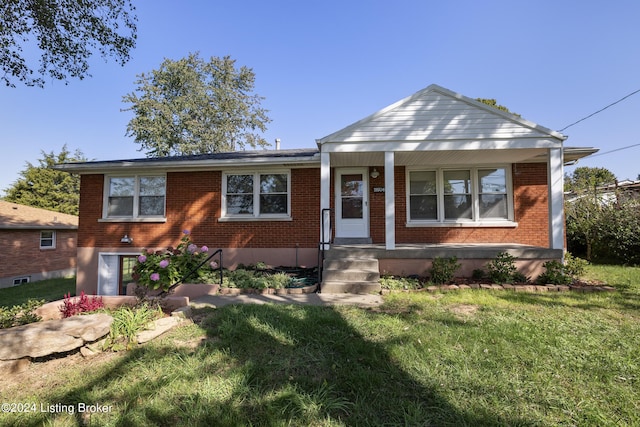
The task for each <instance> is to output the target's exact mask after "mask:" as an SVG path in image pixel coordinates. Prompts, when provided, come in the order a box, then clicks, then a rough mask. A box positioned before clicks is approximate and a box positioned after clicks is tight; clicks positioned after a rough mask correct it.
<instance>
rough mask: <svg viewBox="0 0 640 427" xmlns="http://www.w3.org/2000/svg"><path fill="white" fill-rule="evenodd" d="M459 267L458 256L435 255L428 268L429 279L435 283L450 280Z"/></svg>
mask: <svg viewBox="0 0 640 427" xmlns="http://www.w3.org/2000/svg"><path fill="white" fill-rule="evenodd" d="M459 268H460V264H459V263H458V258H457V257H455V256H454V257H450V258H440V257H436V258H434V260H433V263H432V265H431V268H430V269H429V273H430V274H431V281H432V282H433V283H436V284H443V283H447V282H450V281H451V279H453V276H454V274H455V272H456V271H457V270H458V269H459Z"/></svg>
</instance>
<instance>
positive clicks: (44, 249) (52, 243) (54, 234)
mask: <svg viewBox="0 0 640 427" xmlns="http://www.w3.org/2000/svg"><path fill="white" fill-rule="evenodd" d="M44 232H51V246H42V240H43V239H42V233H44ZM55 248H56V231H55V230H40V249H42V250H43V251H46V250H50V249H55Z"/></svg>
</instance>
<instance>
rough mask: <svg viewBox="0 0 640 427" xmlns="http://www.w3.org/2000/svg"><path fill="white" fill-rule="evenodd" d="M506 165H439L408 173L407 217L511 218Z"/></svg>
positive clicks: (428, 220) (424, 220) (420, 220)
mask: <svg viewBox="0 0 640 427" xmlns="http://www.w3.org/2000/svg"><path fill="white" fill-rule="evenodd" d="M510 179H511V174H510V170H509V169H508V168H507V167H503V166H500V167H478V168H469V169H457V168H439V169H435V170H409V171H408V173H407V181H408V182H407V204H408V208H407V220H408V222H409V223H415V224H423V225H428V224H445V223H469V224H478V225H482V224H483V223H485V224H489V223H490V222H505V221H510V220H512V219H513V208H512V201H511V196H510V191H509V188H510Z"/></svg>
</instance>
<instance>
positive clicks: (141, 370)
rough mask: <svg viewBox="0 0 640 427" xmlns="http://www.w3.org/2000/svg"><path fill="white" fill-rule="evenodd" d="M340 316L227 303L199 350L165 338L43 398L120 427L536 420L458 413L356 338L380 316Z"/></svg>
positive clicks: (81, 419)
mask: <svg viewBox="0 0 640 427" xmlns="http://www.w3.org/2000/svg"><path fill="white" fill-rule="evenodd" d="M341 310H358V309H341ZM341 310H337V309H333V308H327V307H311V306H292V305H260V306H258V305H242V306H227V307H224V308H221V309H218V310H215V311H213V312H211V313H210V314H209V315H208V316H207V317H206V319H205V320H204V322H203V324H202V327H203V328H204V329H205V331H206V337H204V339H203V340H202V341H201V342H200V343H199V344H197V345H196V346H194V347H180V346H175V345H172V343H171V342H169V344H167V342H168V341H169V340H165V341H161V343H158V344H154V345H149V346H145V347H142V348H138V349H135V350H133V351H131V352H129V353H128V354H127V355H126V356H124V357H123V358H122V359H121V360H119V361H118V362H117V363H115V364H114V365H113V366H111V368H110V369H109V370H108V371H105V372H103V373H101V374H100V375H98V376H96V377H95V378H93V379H91V380H88V381H86V382H84V383H82V384H80V385H77V386H75V388H73V389H71V390H68V389H67V390H66V391H64V392H56V391H52V392H51V393H49V395H48V396H47V398H48V399H49V400H50V402H56V403H61V404H66V405H77V404H78V403H91V402H95V403H101V404H103V405H113V407H114V409H113V411H112V412H111V413H110V414H108V418H104V419H103V418H94V419H95V420H96V421H97V422H98V424H100V425H102V424H106V423H108V424H110V425H116V426H125V425H140V426H144V425H161V426H165V425H166V426H176V425H188V426H199V425H201V426H210V425H218V426H241V425H268V426H279V425H359V426H367V425H385V426H394V425H442V426H465V425H468V426H500V425H505V426H506V425H509V426H515V425H520V426H529V425H536V424H537V423H536V422H535V421H534V420H529V419H527V418H526V417H525V416H524V415H522V416H521V417H518V418H513V417H511V418H505V417H504V416H503V415H501V414H498V413H491V412H489V411H487V410H486V409H485V410H481V411H480V412H476V413H470V412H468V411H466V410H461V409H460V408H459V407H458V406H457V405H455V402H450V401H449V400H448V398H447V396H446V395H445V394H444V393H446V390H442V388H441V387H439V385H438V384H434V383H433V381H432V380H431V379H430V378H415V377H413V376H411V375H410V374H408V373H407V372H406V371H404V370H403V369H402V368H401V366H400V363H399V361H398V360H397V357H396V356H394V355H392V354H391V353H390V352H389V350H388V349H389V348H390V347H391V344H390V343H387V342H384V341H383V342H377V341H376V340H375V339H372V338H369V339H368V338H366V337H365V336H363V335H362V334H361V333H360V332H359V331H362V330H364V329H362V326H363V325H366V324H370V320H371V318H372V316H374V317H375V316H384V314H379V313H373V312H367V311H364V310H361V311H360V312H359V313H356V314H355V315H354V316H349V317H344V316H343V315H342V314H341ZM347 319H349V321H347ZM350 322H362V323H360V324H359V325H353V323H350ZM368 322H369V323H368ZM376 324H378V323H376ZM390 341H393V339H391V340H390ZM163 343H164V344H163ZM463 406H464V405H463ZM467 407H468V405H467ZM42 417H44V418H48V419H53V418H55V417H56V415H55V414H46V415H43V416H42ZM74 417H75V420H76V422H77V424H78V425H82V424H86V423H87V422H88V421H87V414H78V413H77V414H75V415H74ZM96 417H97V416H96ZM100 417H102V415H101V416H100ZM94 419H92V420H89V421H91V422H92V423H93V420H94ZM42 421H43V420H42V419H38V420H37V424H36V423H33V424H31V425H40V423H41V422H42Z"/></svg>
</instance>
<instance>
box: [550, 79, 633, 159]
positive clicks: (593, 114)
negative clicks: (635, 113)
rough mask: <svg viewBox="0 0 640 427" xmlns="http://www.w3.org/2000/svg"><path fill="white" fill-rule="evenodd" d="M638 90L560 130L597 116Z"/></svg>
mask: <svg viewBox="0 0 640 427" xmlns="http://www.w3.org/2000/svg"><path fill="white" fill-rule="evenodd" d="M638 92H640V89H638V90H635V91H633V92H631V93H630V94H628V95H626V96H623V97H622V98H620V99H618V100H617V101H616V102H613V103H611V104H609V105H607V106H606V107H604V108H601V109H599V110H598V111H596V112H595V113H591V114H589V115H588V116H586V117H583V118H581V119H580V120H578V121H577V122H573V123H571V124H570V125H568V126H565V127H563V128H562V129H560V130H559V131H558V132H562V131H564V130H565V129H568V128H570V127H571V126H573V125H577V124H578V123H580V122H583V121H585V120H587V119H589V118H591V117H593V116H595V115H596V114H598V113H601V112H603V111H604V110H606V109H607V108H609V107H613V106H614V105H616V104H618V103H620V102H622V101H624V100H625V99H627V98H629V97H630V96H632V95H635V94H636V93H638ZM603 154H604V153H603Z"/></svg>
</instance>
